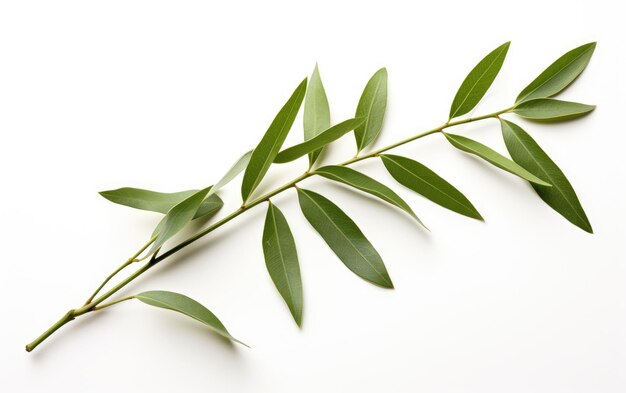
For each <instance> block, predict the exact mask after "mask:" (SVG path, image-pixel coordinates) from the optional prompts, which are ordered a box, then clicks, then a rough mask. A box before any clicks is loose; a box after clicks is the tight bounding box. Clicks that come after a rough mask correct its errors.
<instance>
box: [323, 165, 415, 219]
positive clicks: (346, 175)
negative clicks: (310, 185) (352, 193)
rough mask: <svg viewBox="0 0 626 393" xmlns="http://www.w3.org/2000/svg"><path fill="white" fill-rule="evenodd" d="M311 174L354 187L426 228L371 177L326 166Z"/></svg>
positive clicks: (398, 197)
mask: <svg viewBox="0 0 626 393" xmlns="http://www.w3.org/2000/svg"><path fill="white" fill-rule="evenodd" d="M313 173H314V174H316V175H320V176H322V177H325V178H327V179H330V180H334V181H336V182H339V183H343V184H346V185H348V186H351V187H354V188H356V189H357V190H361V191H363V192H366V193H368V194H371V195H374V196H376V197H378V198H380V199H382V200H383V201H385V202H387V203H390V204H392V205H394V206H396V207H399V208H400V209H402V210H404V211H405V212H406V213H408V214H409V215H410V216H411V217H413V218H414V219H415V220H416V221H417V222H418V223H420V225H422V226H423V227H424V228H426V226H425V225H424V223H423V222H422V221H421V220H420V219H419V218H418V217H417V215H416V214H415V212H413V209H411V207H410V206H409V205H408V204H407V203H406V202H405V201H404V200H403V199H402V198H401V197H400V196H399V195H398V194H396V193H395V192H394V191H393V190H392V189H391V188H389V187H387V186H386V185H384V184H382V183H380V182H379V181H378V180H375V179H372V178H371V177H369V176H367V175H364V174H363V173H361V172H358V171H355V170H354V169H351V168H348V167H345V166H336V165H328V166H325V167H322V168H318V169H316V170H315V172H313Z"/></svg>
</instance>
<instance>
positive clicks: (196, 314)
mask: <svg viewBox="0 0 626 393" xmlns="http://www.w3.org/2000/svg"><path fill="white" fill-rule="evenodd" d="M133 297H134V298H136V299H137V300H140V301H142V302H143V303H146V304H149V305H151V306H154V307H159V308H164V309H166V310H171V311H176V312H179V313H181V314H184V315H186V316H188V317H191V318H193V319H195V320H196V321H198V322H201V323H203V324H205V325H206V326H207V327H208V328H209V329H211V330H212V331H213V332H215V333H217V334H219V335H220V336H222V337H224V338H227V339H229V340H232V341H234V342H237V343H239V344H242V345H245V346H246V347H247V345H246V344H244V343H243V342H241V341H239V340H237V339H236V338H234V337H233V336H231V335H230V333H228V330H226V327H224V325H223V324H222V322H221V321H220V320H219V319H218V318H217V317H216V316H215V314H213V313H212V312H211V311H210V310H209V309H208V308H206V307H204V306H203V305H202V304H200V303H198V302H197V301H195V300H193V299H192V298H190V297H187V296H185V295H182V294H180V293H176V292H169V291H147V292H142V293H140V294H138V295H135V296H133Z"/></svg>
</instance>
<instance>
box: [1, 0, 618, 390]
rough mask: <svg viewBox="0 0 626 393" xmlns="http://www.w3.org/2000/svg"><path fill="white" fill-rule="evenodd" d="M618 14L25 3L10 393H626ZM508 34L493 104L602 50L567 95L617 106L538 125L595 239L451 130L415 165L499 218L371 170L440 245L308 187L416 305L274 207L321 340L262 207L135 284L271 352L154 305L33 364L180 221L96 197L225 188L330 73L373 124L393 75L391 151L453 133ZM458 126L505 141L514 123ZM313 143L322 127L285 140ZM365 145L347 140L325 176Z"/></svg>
mask: <svg viewBox="0 0 626 393" xmlns="http://www.w3.org/2000/svg"><path fill="white" fill-rule="evenodd" d="M615 3H617V2H607V3H603V2H602V1H595V2H586V1H571V0H567V1H553V2H550V1H539V2H534V1H525V2H517V3H511V2H503V1H490V2H489V1H488V2H477V1H466V2H462V3H460V4H453V3H448V2H398V3H395V2H389V1H386V2H382V1H379V2H368V1H362V0H361V1H354V2H338V1H331V2H327V1H320V0H318V1H312V2H308V3H297V2H294V1H285V2H277V1H256V2H249V3H244V2H240V1H232V2H219V3H217V2H214V3H210V2H205V1H198V2H163V1H107V2H88V1H74V2H69V1H54V2H52V1H42V2H31V1H19V2H18V1H15V2H10V1H5V2H3V3H2V6H1V7H0V135H1V143H0V149H1V151H0V167H1V168H2V169H1V171H2V172H1V173H2V183H1V188H2V193H1V194H0V195H1V196H0V198H1V201H2V203H0V218H1V225H0V234H1V236H0V239H1V240H0V241H1V244H2V257H1V258H2V262H1V263H2V271H1V272H0V291H1V301H2V317H1V318H2V324H1V326H2V327H1V328H0V329H1V334H0V362H1V363H0V364H1V367H0V390H2V391H5V392H16V391H26V392H40V391H62V390H63V391H68V392H69V391H76V392H85V391H90V392H110V391H150V392H170V391H179V390H182V391H202V392H206V391H212V392H227V391H228V392H230V391H232V392H321V391H324V392H345V391H359V392H370V391H371V392H374V391H389V392H409V391H410V392H417V391H420V392H624V391H626V335H625V331H626V285H625V283H626V281H625V279H626V267H625V264H626V251H625V250H624V239H625V235H626V233H625V222H626V203H625V202H624V194H623V191H624V180H625V177H624V158H623V151H624V143H625V142H626V138H625V137H624V135H625V132H626V131H625V130H624V127H623V125H622V124H620V120H619V119H621V118H623V116H622V115H621V114H622V111H623V108H624V105H625V104H626V102H624V98H623V97H624V91H625V89H626V85H625V82H624V77H623V75H624V72H626V62H625V51H624V40H623V37H624V33H625V31H624V28H623V21H622V17H623V13H622V12H621V11H620V10H618V9H616V8H612V7H613V6H611V5H610V4H615ZM620 36H621V38H619V37H620ZM507 40H512V41H513V43H512V45H511V48H510V51H509V55H508V57H507V59H506V62H505V65H504V68H503V70H502V72H501V74H500V76H499V77H498V79H497V80H496V82H495V83H494V85H493V86H492V89H491V90H490V92H489V93H488V95H487V96H486V97H485V99H484V100H483V102H482V103H481V104H480V105H479V107H478V108H477V109H476V111H475V114H483V113H488V112H491V111H493V110H498V109H501V108H504V107H506V106H509V105H510V104H511V103H512V101H513V99H514V97H515V96H516V95H517V93H518V92H519V91H520V90H521V89H522V88H523V87H524V86H525V85H526V84H527V83H529V82H530V81H531V80H532V79H533V78H534V77H535V76H536V75H537V74H538V73H539V72H540V71H541V70H543V69H544V68H545V67H546V66H547V65H548V64H549V63H551V62H552V61H553V60H554V59H556V58H557V57H558V56H560V55H561V54H563V53H564V52H566V51H567V50H569V49H571V48H573V47H575V46H578V45H581V44H583V43H586V42H589V41H594V40H597V41H598V42H599V44H598V48H597V50H596V53H595V56H594V58H593V59H592V61H591V64H590V65H589V67H588V69H587V70H586V71H585V73H584V74H583V75H582V76H581V77H580V78H579V79H578V80H577V81H576V83H575V85H574V86H572V87H571V88H570V89H568V90H567V91H566V92H565V93H564V94H563V95H562V96H561V97H563V98H566V99H571V100H577V101H582V102H585V103H593V104H597V105H598V109H597V110H596V111H595V112H594V113H593V114H591V115H590V116H588V117H586V118H583V119H581V120H578V121H575V122H570V123H565V124H559V125H537V124H531V123H528V122H525V121H521V120H520V121H519V123H520V124H522V125H523V126H524V127H525V128H526V129H527V130H529V131H530V132H531V133H532V135H533V136H534V137H535V138H536V139H537V141H538V142H539V143H540V144H541V145H542V146H543V147H544V149H545V150H546V151H547V152H548V153H549V154H550V155H551V156H552V158H553V159H554V160H555V161H556V162H557V163H558V164H559V165H560V166H561V168H562V169H563V171H564V172H565V173H566V174H567V176H568V177H569V179H570V181H571V182H572V184H573V185H574V187H575V188H576V190H577V192H578V195H579V197H580V200H581V202H582V204H583V206H584V207H585V209H586V212H587V214H588V216H589V218H590V220H591V222H592V225H593V227H594V230H595V234H594V235H589V234H586V233H584V232H583V231H581V230H580V229H578V228H576V227H574V226H573V225H570V224H569V223H568V222H567V221H565V219H563V218H562V217H561V216H559V215H558V214H556V213H554V212H553V211H552V210H551V209H550V208H549V207H547V206H546V205H544V204H543V203H542V202H541V200H540V199H539V198H538V197H537V196H536V195H535V194H534V192H533V190H532V189H531V187H530V186H528V185H527V184H526V183H524V182H523V181H521V180H519V179H517V178H515V177H513V176H511V175H509V174H507V173H504V172H502V171H499V170H497V169H495V168H493V167H491V166H489V165H487V164H485V163H483V162H481V161H479V160H477V159H475V158H473V157H469V156H467V155H464V154H463V153H461V152H459V151H456V150H454V149H453V148H452V147H451V146H449V145H448V144H447V143H446V142H445V140H443V139H442V138H441V137H440V136H437V135H435V136H432V137H429V138H427V139H423V140H421V141H419V142H416V143H414V144H411V145H409V146H406V147H404V148H402V149H400V150H398V151H397V152H398V153H402V154H405V155H407V156H409V157H412V158H415V159H419V160H420V161H422V162H424V163H425V164H427V165H428V166H430V167H432V168H433V169H434V170H436V171H437V172H438V173H440V174H441V175H442V176H444V177H445V178H446V179H448V180H449V181H450V182H451V183H453V184H455V185H456V186H457V187H458V188H459V189H461V190H462V191H463V192H464V193H465V194H466V195H467V196H468V197H469V198H470V199H471V200H472V201H473V202H474V204H475V205H476V207H477V208H478V210H479V211H480V212H481V213H482V214H483V216H484V217H485V218H486V223H481V222H477V221H473V220H470V219H466V218H464V217H462V216H460V215H457V214H454V213H452V212H449V211H447V210H445V209H443V208H440V207H439V206H436V205H434V204H432V203H429V202H428V201H426V200H425V199H424V198H422V197H420V196H418V195H416V194H413V193H411V192H409V191H408V190H406V189H403V188H402V187H401V186H398V185H396V184H395V183H394V182H393V180H392V179H391V178H390V176H389V175H388V174H386V173H385V171H384V169H383V168H382V165H381V164H380V163H379V162H375V161H372V162H363V163H361V164H359V165H358V166H356V168H358V169H360V170H363V171H364V172H367V173H368V174H371V175H372V176H374V177H376V178H377V179H379V180H382V181H384V182H385V183H387V184H389V185H391V186H393V188H395V189H396V190H398V192H399V193H400V194H401V195H402V196H403V197H405V199H406V200H407V201H408V202H409V203H410V204H411V205H412V206H413V207H414V209H415V210H416V212H417V213H418V214H419V215H420V216H421V217H422V219H423V220H424V221H425V222H426V223H427V225H429V227H430V228H431V230H432V233H425V232H424V231H422V230H420V228H418V227H417V226H416V225H414V223H413V222H412V221H411V220H410V219H409V218H407V217H406V216H404V215H403V214H401V212H399V211H394V210H393V209H389V208H388V207H387V206H385V205H383V204H382V203H380V202H379V201H377V200H373V199H372V198H368V197H364V196H362V195H359V194H357V193H355V192H353V191H351V190H348V189H346V188H342V187H340V186H338V185H336V184H328V183H327V182H325V181H322V180H319V179H314V180H310V181H307V182H306V184H305V185H304V186H305V187H308V188H311V189H315V190H318V191H320V192H322V193H323V194H324V195H326V196H329V197H331V198H332V200H334V201H335V202H336V203H337V204H338V205H340V206H341V207H342V208H343V209H344V210H345V211H346V212H347V213H348V214H349V215H350V216H352V217H353V219H354V220H355V221H356V222H357V223H358V224H359V225H360V227H361V229H362V230H363V232H364V233H365V234H366V235H367V236H368V238H369V239H370V240H371V241H372V242H373V243H374V244H375V245H376V247H377V248H378V250H379V252H380V253H381V255H382V256H383V258H384V260H385V262H386V264H387V267H388V270H389V272H390V274H391V276H392V278H393V280H394V283H395V285H396V289H395V290H393V291H389V290H383V289H380V288H377V287H374V286H372V285H369V284H367V283H365V282H364V281H362V280H361V279H359V278H357V277H356V276H354V275H353V274H352V273H350V272H349V271H348V270H347V269H346V268H345V267H344V266H343V265H342V264H341V262H339V260H337V258H336V257H335V256H334V255H333V254H332V252H331V251H330V250H329V249H328V248H327V247H326V246H325V244H324V243H323V241H322V240H321V239H320V238H319V236H318V235H317V234H316V233H315V232H314V231H313V230H312V229H311V228H310V226H309V224H308V223H307V222H306V221H305V220H304V218H303V217H302V215H301V213H300V211H299V208H298V205H297V201H296V198H295V195H294V192H292V191H289V192H286V193H284V194H283V195H281V196H280V197H278V198H276V199H275V203H276V204H277V205H278V206H279V207H280V208H281V209H282V210H283V211H284V213H285V215H286V216H287V218H288V220H289V223H290V225H291V228H292V231H293V232H294V234H295V237H296V241H297V247H298V251H299V256H300V263H301V268H302V274H303V284H304V290H305V313H304V325H303V328H302V329H301V330H299V329H298V328H297V327H296V325H295V324H294V323H293V321H292V319H291V316H290V315H289V312H288V310H287V307H286V306H285V305H284V303H283V301H282V299H281V298H280V297H279V295H278V294H277V292H276V291H275V289H274V287H273V284H272V282H271V281H270V279H269V277H268V274H267V272H266V270H265V265H264V262H263V255H262V250H261V233H262V224H263V217H264V213H265V212H264V211H265V208H264V207H259V208H256V209H254V210H253V211H251V212H250V213H249V214H246V215H245V216H242V217H240V218H238V219H237V220H236V221H233V222H231V223H229V224H228V225H227V226H226V227H224V228H222V229H221V230H219V232H216V233H215V234H214V236H211V237H210V238H207V239H204V240H202V241H200V242H198V244H196V245H194V246H192V247H190V248H189V249H186V250H185V251H184V252H181V253H180V254H179V255H177V257H175V258H173V259H171V260H168V262H167V263H164V264H163V265H162V266H160V267H158V268H156V269H155V270H154V271H151V272H149V273H148V274H146V275H145V276H144V277H142V278H141V279H140V280H139V281H137V282H136V283H134V284H132V285H130V286H129V287H128V288H127V290H125V291H123V293H124V294H126V295H129V294H133V293H136V292H139V291H142V290H148V289H163V290H172V291H178V292H183V293H185V294H187V295H189V296H191V297H193V298H195V299H197V300H199V301H201V302H202V303H203V304H205V305H207V306H208V307H209V308H211V309H212V310H213V311H214V312H215V313H216V314H217V315H218V316H219V317H220V318H221V319H222V321H223V322H224V323H225V324H226V326H227V327H228V328H229V330H230V331H231V332H232V334H233V335H235V336H236V337H238V338H241V339H242V340H244V341H245V342H247V343H248V344H250V345H251V346H252V349H246V348H244V347H241V346H236V347H233V346H230V345H227V344H225V343H224V342H223V341H222V340H220V339H218V338H216V337H215V336H214V335H212V334H210V333H209V332H207V331H206V330H205V329H203V327H202V326H201V325H200V324H198V323H196V322H194V321H192V320H188V319H186V318H184V317H183V316H180V315H176V314H173V313H168V312H167V311H164V310H157V309H154V308H151V307H148V306H145V305H143V304H141V303H139V302H134V301H133V302H127V303H124V304H121V305H119V306H118V307H114V308H111V309H109V310H107V311H103V312H101V313H98V314H95V315H88V316H86V317H84V318H80V320H77V321H75V322H72V323H71V324H69V325H67V326H66V327H65V328H64V329H63V330H61V331H59V332H57V334H55V335H54V336H53V337H51V338H50V339H49V340H48V341H46V342H45V343H44V344H42V345H41V346H40V347H39V348H38V349H37V350H36V351H35V352H33V353H31V354H27V353H26V352H24V344H26V343H27V342H28V341H30V340H32V339H33V338H35V337H36V336H37V335H38V334H39V333H41V332H42V331H43V330H44V329H45V328H47V327H48V326H49V325H50V324H52V323H53V322H54V321H56V320H57V319H58V318H59V317H60V316H61V315H62V314H63V313H64V312H65V311H66V310H67V309H69V308H72V307H78V306H80V305H81V304H82V302H81V301H84V299H85V297H87V295H88V294H89V293H90V292H91V291H92V290H93V289H94V287H95V286H96V285H97V283H99V282H100V281H101V280H102V279H103V278H104V277H105V276H106V275H107V274H108V273H109V272H110V271H112V270H113V269H114V268H115V267H116V266H117V265H119V264H120V263H121V262H122V261H123V260H124V259H125V258H127V257H128V256H129V255H130V254H132V253H133V252H134V251H135V250H136V249H137V246H139V245H140V244H143V243H144V242H145V240H146V239H147V237H148V235H149V233H150V231H151V230H152V228H153V226H154V225H155V224H156V222H157V221H158V215H155V214H151V213H148V212H142V211H133V210H131V209H128V208H125V207H122V206H118V205H114V204H111V203H109V202H108V201H106V200H104V199H103V198H101V197H100V196H99V195H98V194H97V193H96V192H97V191H99V190H104V189H111V188H117V187H121V186H136V187H142V188H149V189H154V190H161V191H178V190H182V189H189V188H199V187H203V186H205V185H207V184H210V183H211V182H213V181H215V180H216V179H217V178H218V177H219V176H220V175H221V174H222V173H223V171H225V170H226V169H227V168H228V167H229V166H230V164H231V163H232V161H233V160H234V159H235V158H236V157H238V156H239V155H240V154H241V153H242V152H244V151H246V150H247V149H250V148H251V147H253V146H254V145H255V144H256V142H257V141H258V139H259V138H260V137H261V135H262V133H263V132H264V131H265V130H266V128H267V126H268V125H269V123H270V122H271V120H272V118H273V116H274V115H275V113H276V111H277V110H278V109H279V108H280V106H282V104H283V103H284V101H285V100H286V98H287V97H288V96H289V94H290V93H291V92H292V90H293V89H294V88H295V86H296V85H297V84H298V83H299V82H300V80H301V79H302V78H303V77H304V76H306V75H309V74H310V73H311V71H312V70H313V67H314V65H315V62H319V65H320V70H321V74H322V78H323V81H324V83H325V85H326V89H327V93H328V97H329V100H330V103H331V107H332V118H333V121H334V122H338V121H341V120H343V119H346V118H348V117H351V116H352V115H353V113H354V109H355V107H356V104H357V101H358V98H359V96H360V94H361V91H362V88H363V87H364V85H365V82H366V81H367V79H368V78H369V77H370V76H371V74H372V73H373V72H374V71H376V70H377V69H378V68H380V67H382V66H386V67H387V68H388V71H389V106H388V107H389V110H388V113H387V118H386V123H385V130H384V132H383V134H382V136H381V137H380V138H379V140H378V146H384V145H386V144H388V143H391V142H393V141H396V140H399V139H400V138H404V137H407V136H409V135H412V134H415V133H417V132H419V131H422V130H425V129H429V128H431V127H433V126H437V125H439V124H441V123H442V122H443V121H445V120H446V116H447V114H448V111H449V105H450V103H451V101H452V98H453V97H454V94H455V92H456V89H457V88H458V86H459V85H460V83H461V81H462V80H463V78H464V77H465V75H466V74H467V72H468V71H469V70H470V69H471V68H472V67H473V66H474V65H475V64H476V62H477V61H478V60H480V59H481V58H482V57H483V56H484V55H485V54H486V53H488V52H489V51H491V50H492V49H493V48H495V47H496V46H498V45H500V44H502V43H503V42H505V41H507ZM510 118H511V119H514V117H512V116H510ZM455 132H457V133H461V134H464V135H471V137H473V138H476V139H478V140H480V141H482V142H484V143H487V144H489V145H490V146H492V147H494V148H496V149H498V150H500V151H505V149H504V146H503V143H502V141H501V137H500V132H499V129H498V125H497V123H496V122H495V121H485V122H483V123H480V124H476V125H471V126H465V127H458V128H456V129H455ZM301 135H302V127H301V117H299V119H298V120H297V121H296V124H295V126H294V129H293V131H292V134H291V135H290V137H289V139H288V141H287V144H294V143H297V142H298V141H300V140H301ZM353 152H354V141H353V140H352V138H351V137H345V138H344V139H342V140H341V141H340V142H339V143H338V144H337V147H335V148H333V149H332V151H331V153H330V154H329V155H327V156H326V160H327V161H326V162H328V163H332V162H338V161H339V160H342V159H345V158H347V157H350V156H351V155H352V154H353ZM304 167H305V159H302V160H300V161H297V162H296V163H293V164H292V165H288V166H281V167H276V168H275V169H272V171H271V172H270V174H269V176H268V178H267V179H266V181H265V182H264V184H263V185H262V186H261V189H262V190H268V189H271V188H272V187H274V186H276V185H278V184H280V183H283V182H284V181H286V180H287V179H288V178H290V177H292V176H293V175H296V174H298V173H300V171H301V170H303V169H304ZM262 190H261V191H262ZM222 195H223V197H224V199H225V201H226V202H227V203H226V206H225V208H224V212H227V211H230V210H232V209H234V208H236V207H237V206H238V203H239V200H238V198H239V179H238V181H237V182H234V183H233V184H231V185H230V187H228V189H227V190H225V192H224V193H222Z"/></svg>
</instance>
